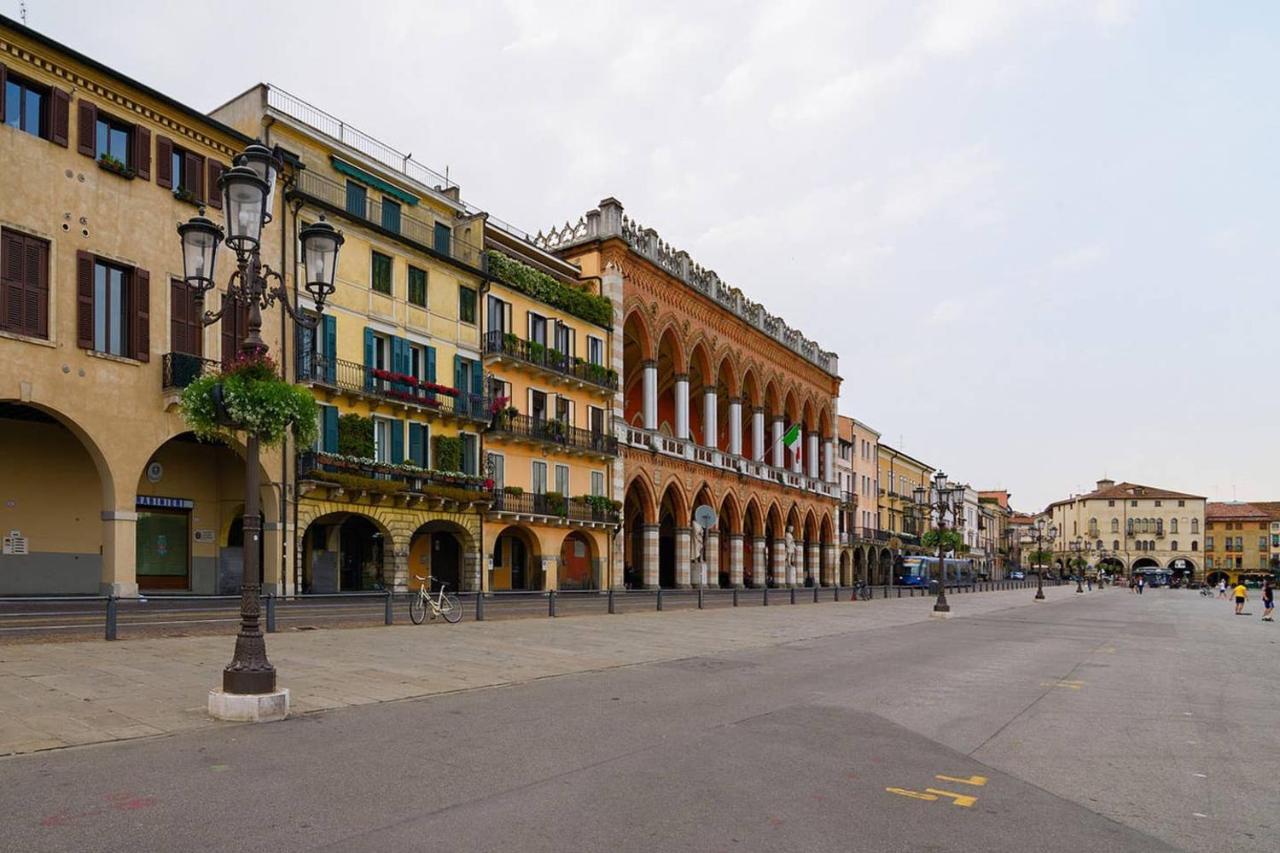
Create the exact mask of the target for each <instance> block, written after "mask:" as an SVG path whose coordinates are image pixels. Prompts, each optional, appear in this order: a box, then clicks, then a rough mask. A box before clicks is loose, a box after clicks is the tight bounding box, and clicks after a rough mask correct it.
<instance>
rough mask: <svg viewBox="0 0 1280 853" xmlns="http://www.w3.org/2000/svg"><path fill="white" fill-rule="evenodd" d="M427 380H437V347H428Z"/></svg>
mask: <svg viewBox="0 0 1280 853" xmlns="http://www.w3.org/2000/svg"><path fill="white" fill-rule="evenodd" d="M427 381H428V382H435V381H436V348H435V347H427Z"/></svg>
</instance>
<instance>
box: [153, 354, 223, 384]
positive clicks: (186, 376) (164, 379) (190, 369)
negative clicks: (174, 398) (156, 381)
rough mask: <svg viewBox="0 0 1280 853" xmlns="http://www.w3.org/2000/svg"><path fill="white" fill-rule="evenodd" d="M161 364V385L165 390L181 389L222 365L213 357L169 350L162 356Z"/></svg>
mask: <svg viewBox="0 0 1280 853" xmlns="http://www.w3.org/2000/svg"><path fill="white" fill-rule="evenodd" d="M160 364H161V381H160V387H161V389H163V390H170V389H177V390H181V389H183V388H186V387H187V386H188V385H190V384H191V383H192V382H195V381H196V380H197V379H199V378H200V377H201V376H204V375H205V374H206V373H213V372H215V371H217V370H218V369H219V368H220V367H221V365H219V364H218V362H216V361H214V360H213V359H211V358H201V357H200V356H198V355H188V354H187V353H185V352H167V353H165V354H164V355H163V356H162V357H161V362H160Z"/></svg>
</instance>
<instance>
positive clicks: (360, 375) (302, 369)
mask: <svg viewBox="0 0 1280 853" xmlns="http://www.w3.org/2000/svg"><path fill="white" fill-rule="evenodd" d="M392 377H396V378H392ZM297 378H298V381H299V382H309V383H311V384H314V385H319V386H323V387H327V388H332V389H335V390H338V391H344V392H346V393H348V394H360V395H363V396H366V397H373V398H378V399H383V400H387V401H389V402H392V403H403V404H405V405H409V406H417V407H419V408H421V409H424V410H426V411H428V412H437V413H439V414H441V415H445V416H453V417H458V418H467V419H469V420H473V421H488V420H489V417H490V415H489V400H488V398H486V397H485V396H484V395H482V394H470V393H467V392H465V391H459V390H458V389H455V388H449V387H447V386H444V385H438V384H435V383H426V382H422V381H421V380H417V379H414V378H413V377H409V376H405V377H398V375H397V374H394V373H389V372H387V371H384V370H377V369H376V368H372V367H368V366H367V365H363V364H359V363H357V362H354V361H346V360H345V359H341V358H334V359H330V358H325V357H323V356H319V355H314V354H311V355H307V356H305V357H303V358H299V359H298V362H297Z"/></svg>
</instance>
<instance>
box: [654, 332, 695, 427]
mask: <svg viewBox="0 0 1280 853" xmlns="http://www.w3.org/2000/svg"><path fill="white" fill-rule="evenodd" d="M657 353H658V355H657V364H658V430H659V431H660V432H662V433H663V434H664V435H676V433H677V426H678V424H677V423H676V420H677V409H676V383H677V381H678V379H679V378H680V377H687V375H688V374H687V373H686V371H687V370H688V369H689V357H688V354H687V353H686V351H685V347H684V343H683V341H681V339H680V334H679V330H678V329H677V328H676V325H675V323H674V322H668V323H667V324H666V325H665V326H664V327H663V329H662V332H661V334H660V335H659V336H658V349H657Z"/></svg>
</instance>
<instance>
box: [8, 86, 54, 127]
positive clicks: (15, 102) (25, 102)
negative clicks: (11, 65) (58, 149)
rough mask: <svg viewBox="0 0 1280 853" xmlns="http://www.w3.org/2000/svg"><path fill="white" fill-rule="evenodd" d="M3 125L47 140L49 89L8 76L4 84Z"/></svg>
mask: <svg viewBox="0 0 1280 853" xmlns="http://www.w3.org/2000/svg"><path fill="white" fill-rule="evenodd" d="M4 123H5V124H7V125H9V126H10V127H16V128H17V129H18V130H21V131H23V132H25V133H29V134H31V135H32V136H39V137H41V138H43V139H48V138H49V89H48V88H47V87H45V86H41V85H39V84H38V83H32V82H30V81H29V80H23V79H22V78H21V77H16V76H14V75H12V74H10V75H9V76H8V77H7V78H6V79H5V84H4Z"/></svg>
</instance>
